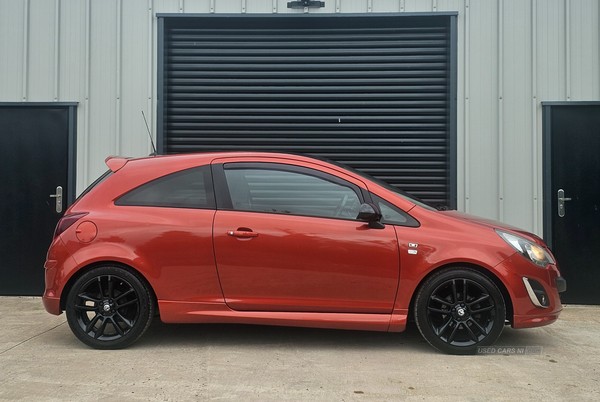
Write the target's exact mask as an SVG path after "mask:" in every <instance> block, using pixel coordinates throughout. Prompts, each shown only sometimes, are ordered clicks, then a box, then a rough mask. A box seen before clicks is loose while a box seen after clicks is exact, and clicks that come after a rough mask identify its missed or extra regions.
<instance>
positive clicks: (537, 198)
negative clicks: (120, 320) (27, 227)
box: [0, 0, 600, 234]
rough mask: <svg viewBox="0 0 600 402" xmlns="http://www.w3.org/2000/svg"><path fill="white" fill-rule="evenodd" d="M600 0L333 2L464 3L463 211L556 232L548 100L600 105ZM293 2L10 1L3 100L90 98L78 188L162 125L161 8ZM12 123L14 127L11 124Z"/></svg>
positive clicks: (0, 33)
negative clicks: (548, 216)
mask: <svg viewBox="0 0 600 402" xmlns="http://www.w3.org/2000/svg"><path fill="white" fill-rule="evenodd" d="M598 3H599V2H598V0H326V1H325V4H326V7H325V8H322V9H319V10H314V9H311V10H310V11H309V12H310V13H314V12H318V13H368V12H373V13H378V12H385V13H387V12H437V11H458V13H459V16H458V42H459V43H458V51H459V54H458V208H459V209H460V210H463V211H467V212H470V213H474V214H477V215H482V216H486V217H489V218H493V219H499V220H502V221H504V222H508V223H511V224H514V225H517V226H520V227H523V228H525V229H528V230H532V231H535V232H536V233H538V234H541V233H542V191H541V186H542V183H541V173H542V160H541V152H540V151H541V130H542V125H541V102H542V101H549V100H553V101H560V100H563V101H564V100H600V43H599V38H600V23H599V20H600V15H599V13H600V7H599V4H598ZM286 5H287V0H203V1H200V0H1V1H0V101H7V102H20V101H38V102H52V101H77V102H79V108H78V127H77V132H78V144H77V146H78V161H77V165H78V169H77V189H78V192H80V191H82V190H83V188H85V186H86V185H87V184H88V183H90V182H91V181H93V179H94V178H95V177H97V176H98V175H99V174H100V173H101V172H102V171H104V169H105V166H104V162H103V161H104V158H105V157H106V156H107V155H109V154H124V155H131V156H142V155H145V154H148V153H149V152H150V141H149V139H148V135H147V133H146V128H145V125H144V122H143V119H142V116H141V111H144V113H145V114H146V117H147V118H148V119H149V121H150V122H151V125H152V127H151V130H152V133H153V135H154V133H155V118H156V32H157V29H156V28H157V26H156V23H157V20H156V18H155V14H156V13H179V12H186V13H288V12H294V13H302V12H303V10H290V9H288V8H287V6H286ZM0 130H1V128H0Z"/></svg>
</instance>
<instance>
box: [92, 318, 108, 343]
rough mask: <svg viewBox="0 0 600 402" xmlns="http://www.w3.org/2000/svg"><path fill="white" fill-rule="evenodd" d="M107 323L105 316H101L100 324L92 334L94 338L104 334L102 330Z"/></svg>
mask: <svg viewBox="0 0 600 402" xmlns="http://www.w3.org/2000/svg"><path fill="white" fill-rule="evenodd" d="M107 323H108V320H107V319H106V318H103V319H102V324H100V328H98V330H97V331H96V333H95V334H94V338H96V339H98V338H100V336H101V335H104V330H105V329H106V324H107Z"/></svg>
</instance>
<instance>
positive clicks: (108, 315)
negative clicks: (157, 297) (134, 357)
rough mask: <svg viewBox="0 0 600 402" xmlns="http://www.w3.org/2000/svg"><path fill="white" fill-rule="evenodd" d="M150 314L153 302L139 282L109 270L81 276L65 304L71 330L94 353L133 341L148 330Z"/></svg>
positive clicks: (119, 270) (123, 271)
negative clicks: (91, 348)
mask: <svg viewBox="0 0 600 402" xmlns="http://www.w3.org/2000/svg"><path fill="white" fill-rule="evenodd" d="M153 310H154V302H153V298H152V295H151V293H150V291H149V290H148V288H147V287H146V285H145V284H144V282H143V280H142V279H141V278H139V277H138V275H137V274H135V273H133V272H130V271H129V270H126V269H124V268H121V267H113V266H103V267H98V268H94V269H92V270H91V271H89V272H86V273H85V274H84V275H82V276H81V277H80V278H79V279H77V281H76V282H75V283H74V285H73V287H72V288H71V290H70V292H69V294H68V297H67V303H66V312H67V321H68V322H69V326H70V327H71V330H72V331H73V333H74V334H75V335H76V336H77V338H79V340H81V341H82V342H83V343H85V344H86V345H88V346H91V347H93V348H96V349H119V348H124V347H126V346H128V345H130V344H131V343H133V342H134V341H136V340H137V339H138V338H139V337H140V336H142V334H143V333H144V332H146V330H147V329H148V327H149V326H150V323H151V321H152V317H153V315H154V311H153Z"/></svg>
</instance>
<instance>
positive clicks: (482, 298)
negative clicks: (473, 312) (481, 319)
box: [467, 294, 490, 306]
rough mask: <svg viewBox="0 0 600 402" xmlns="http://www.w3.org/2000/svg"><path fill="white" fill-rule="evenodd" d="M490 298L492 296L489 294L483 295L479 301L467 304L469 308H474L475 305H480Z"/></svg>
mask: <svg viewBox="0 0 600 402" xmlns="http://www.w3.org/2000/svg"><path fill="white" fill-rule="evenodd" d="M489 298H490V295H488V294H483V295H482V296H481V297H479V298H478V299H477V300H473V301H472V302H469V303H467V306H472V305H474V304H478V303H481V302H482V301H485V300H487V299H489Z"/></svg>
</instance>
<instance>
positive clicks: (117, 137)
mask: <svg viewBox="0 0 600 402" xmlns="http://www.w3.org/2000/svg"><path fill="white" fill-rule="evenodd" d="M122 25H123V0H118V1H117V38H116V42H117V55H116V56H117V57H116V81H117V83H116V84H117V85H116V90H115V94H116V98H117V99H116V102H115V104H116V110H115V154H116V155H120V154H121V75H122V74H123V65H122V63H121V53H122V52H123V40H122V29H123V28H122Z"/></svg>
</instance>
